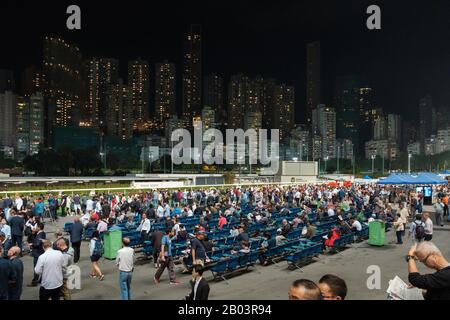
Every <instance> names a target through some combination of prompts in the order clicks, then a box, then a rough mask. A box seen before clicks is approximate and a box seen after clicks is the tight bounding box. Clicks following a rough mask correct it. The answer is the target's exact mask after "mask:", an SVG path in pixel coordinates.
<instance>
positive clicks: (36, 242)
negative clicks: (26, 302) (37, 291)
mask: <svg viewBox="0 0 450 320" xmlns="http://www.w3.org/2000/svg"><path fill="white" fill-rule="evenodd" d="M34 232H35V233H34V236H33V242H32V244H31V256H32V257H33V267H34V268H36V264H37V261H38V259H39V256H40V255H41V254H43V253H44V248H43V246H42V241H43V240H45V239H46V234H45V232H44V224H43V223H42V222H38V223H37V224H36V228H35V230H34ZM38 281H39V275H38V274H36V273H34V277H33V279H32V280H31V284H29V285H28V286H30V287H35V286H37V284H38Z"/></svg>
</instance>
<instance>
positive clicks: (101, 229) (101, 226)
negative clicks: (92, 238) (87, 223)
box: [97, 219, 108, 235]
mask: <svg viewBox="0 0 450 320" xmlns="http://www.w3.org/2000/svg"><path fill="white" fill-rule="evenodd" d="M97 231H98V234H99V235H102V234H103V233H105V232H106V231H108V223H106V221H105V219H98V225H97Z"/></svg>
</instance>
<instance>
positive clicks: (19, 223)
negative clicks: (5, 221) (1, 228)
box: [9, 212, 25, 250]
mask: <svg viewBox="0 0 450 320" xmlns="http://www.w3.org/2000/svg"><path fill="white" fill-rule="evenodd" d="M9 225H10V227H11V241H12V245H13V246H18V247H19V248H20V250H22V239H23V229H24V227H25V220H24V218H23V216H22V215H21V214H19V213H17V212H14V213H13V215H12V217H11V218H10V219H9Z"/></svg>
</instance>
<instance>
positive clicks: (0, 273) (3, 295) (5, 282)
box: [0, 246, 17, 300]
mask: <svg viewBox="0 0 450 320" xmlns="http://www.w3.org/2000/svg"><path fill="white" fill-rule="evenodd" d="M16 281H17V278H16V274H15V272H14V268H13V265H12V264H11V261H9V260H8V259H6V258H4V252H3V247H1V246H0V300H8V294H9V287H10V284H11V283H14V282H16Z"/></svg>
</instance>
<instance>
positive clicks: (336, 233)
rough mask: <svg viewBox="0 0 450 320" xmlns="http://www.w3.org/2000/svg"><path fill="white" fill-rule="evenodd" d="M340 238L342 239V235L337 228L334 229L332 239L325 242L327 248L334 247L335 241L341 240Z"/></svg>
mask: <svg viewBox="0 0 450 320" xmlns="http://www.w3.org/2000/svg"><path fill="white" fill-rule="evenodd" d="M339 238H340V234H339V231H338V229H337V228H333V233H332V235H331V238H329V239H327V240H325V245H326V246H327V247H332V246H333V245H334V241H335V240H336V239H339Z"/></svg>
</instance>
